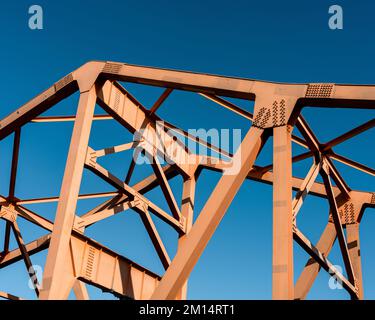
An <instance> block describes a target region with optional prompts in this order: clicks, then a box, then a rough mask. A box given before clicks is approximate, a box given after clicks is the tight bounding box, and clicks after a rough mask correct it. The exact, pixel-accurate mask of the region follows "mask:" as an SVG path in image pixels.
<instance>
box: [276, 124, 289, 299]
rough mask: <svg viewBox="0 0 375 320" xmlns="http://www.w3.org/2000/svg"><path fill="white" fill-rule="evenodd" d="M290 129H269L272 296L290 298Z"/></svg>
mask: <svg viewBox="0 0 375 320" xmlns="http://www.w3.org/2000/svg"><path fill="white" fill-rule="evenodd" d="M291 131H292V127H291V126H288V125H287V126H282V127H276V128H274V129H273V175H274V181H273V259H272V298H273V299H294V285H293V212H292V196H293V193H292V160H291V159H292V143H291V142H292V140H291V137H292V136H291Z"/></svg>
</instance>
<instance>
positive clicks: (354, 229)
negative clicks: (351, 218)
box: [346, 222, 363, 300]
mask: <svg viewBox="0 0 375 320" xmlns="http://www.w3.org/2000/svg"><path fill="white" fill-rule="evenodd" d="M346 236H347V242H348V250H349V255H350V260H351V262H352V265H353V271H354V275H355V281H356V286H357V288H358V298H359V299H361V300H362V299H363V282H362V263H361V250H360V245H359V223H357V222H356V223H352V224H347V225H346Z"/></svg>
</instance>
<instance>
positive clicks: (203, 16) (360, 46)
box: [0, 0, 375, 299]
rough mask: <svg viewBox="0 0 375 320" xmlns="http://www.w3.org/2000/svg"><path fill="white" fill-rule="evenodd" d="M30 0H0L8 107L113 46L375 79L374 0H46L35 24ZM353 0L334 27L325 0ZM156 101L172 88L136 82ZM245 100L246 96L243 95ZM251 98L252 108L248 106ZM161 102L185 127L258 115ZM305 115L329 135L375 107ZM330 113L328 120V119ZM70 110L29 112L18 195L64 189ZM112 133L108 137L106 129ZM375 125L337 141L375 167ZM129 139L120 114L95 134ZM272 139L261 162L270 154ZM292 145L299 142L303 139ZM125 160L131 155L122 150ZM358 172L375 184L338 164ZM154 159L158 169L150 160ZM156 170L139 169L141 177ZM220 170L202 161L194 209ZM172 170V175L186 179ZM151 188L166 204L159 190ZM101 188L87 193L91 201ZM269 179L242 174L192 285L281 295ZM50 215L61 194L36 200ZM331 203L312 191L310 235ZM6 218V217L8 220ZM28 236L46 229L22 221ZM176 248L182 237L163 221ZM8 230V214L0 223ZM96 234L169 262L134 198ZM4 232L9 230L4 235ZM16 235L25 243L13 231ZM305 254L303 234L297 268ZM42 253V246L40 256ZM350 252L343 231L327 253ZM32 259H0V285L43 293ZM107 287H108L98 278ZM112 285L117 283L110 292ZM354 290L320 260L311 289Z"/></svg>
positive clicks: (367, 272) (5, 155)
mask: <svg viewBox="0 0 375 320" xmlns="http://www.w3.org/2000/svg"><path fill="white" fill-rule="evenodd" d="M31 4H34V3H31V2H30V1H23V0H18V1H3V2H2V5H1V9H0V35H1V38H0V40H1V50H0V61H1V62H0V63H1V70H2V77H1V79H0V88H1V91H0V92H1V99H0V117H1V118H2V117H4V116H6V115H7V114H8V113H10V112H11V111H13V110H14V109H16V108H17V107H19V106H21V105H22V104H23V103H25V102H26V101H28V100H29V99H30V98H32V97H33V96H35V95H36V94H38V93H39V92H41V91H42V90H44V89H46V88H47V87H49V86H50V85H51V84H52V83H53V82H55V81H56V80H58V79H59V78H61V77H62V76H64V75H66V74H67V73H69V72H71V71H72V70H74V69H76V68H77V67H79V66H80V65H82V64H83V63H85V62H87V61H89V60H112V61H121V62H127V63H133V64H140V65H148V66H155V67H164V68H173V69H182V70H191V71H198V72H205V73H215V74H222V75H229V76H240V77H248V78H255V79H265V80H273V81H282V82H340V83H358V84H375V78H374V73H375V67H374V51H375V41H374V30H375V20H374V19H373V17H374V15H375V4H374V2H373V1H370V0H369V1H364V0H359V1H339V0H338V1H307V0H304V1H251V0H247V1H220V0H207V1H195V0H192V1H188V2H182V1H159V0H157V1H127V0H126V1H114V0H107V1H95V0H91V1H88V0H82V1H72V0H66V1H42V0H38V1H35V4H39V5H41V6H42V7H43V9H44V30H41V31H32V30H30V29H29V28H28V17H29V15H28V13H27V12H28V8H29V6H30V5H31ZM332 4H340V5H342V7H343V9H344V29H343V30H337V31H332V30H330V29H329V28H328V18H329V14H328V8H329V6H330V5H332ZM127 87H128V88H129V90H130V91H131V92H132V93H134V94H135V95H136V97H137V98H138V99H139V100H140V101H141V102H143V103H144V104H145V105H146V106H147V107H149V106H150V105H152V103H153V101H155V99H156V98H157V96H158V94H159V93H160V92H161V91H160V89H155V88H147V87H146V88H144V87H142V88H139V87H136V86H134V85H129V86H127ZM76 101H77V97H76V96H73V97H72V98H69V99H67V100H66V101H64V102H62V103H61V104H60V105H59V106H57V107H56V108H55V109H54V110H51V111H49V112H48V113H47V114H71V113H72V112H73V111H74V106H75V103H76ZM239 104H240V105H242V106H244V107H248V108H249V105H247V104H246V103H243V102H239ZM249 110H250V109H249ZM159 114H160V116H162V117H165V118H166V119H167V120H169V121H171V122H174V123H176V124H178V125H180V126H182V127H184V128H185V129H188V128H197V129H198V128H201V127H202V128H212V127H215V128H227V127H228V126H229V127H230V128H242V129H245V128H247V127H248V126H249V124H248V123H247V122H246V121H245V120H243V119H237V118H235V117H233V116H231V115H230V114H228V112H226V111H225V110H221V109H217V108H216V109H215V108H214V106H213V105H212V104H211V103H210V102H207V101H205V100H203V99H198V98H196V97H194V98H192V97H191V96H189V95H187V94H185V93H176V94H173V95H172V96H171V99H170V101H169V100H168V102H167V103H166V104H165V105H163V107H162V108H161V109H160V113H159ZM304 115H305V117H306V118H307V120H308V121H309V123H310V124H311V126H312V128H313V129H314V130H315V131H316V134H317V136H318V137H319V138H320V139H321V140H322V141H325V140H327V139H330V138H333V137H334V136H335V135H338V134H340V133H343V132H345V130H348V129H350V128H352V127H354V126H356V125H359V124H361V123H363V122H365V121H367V120H368V119H370V118H371V117H374V112H373V111H353V110H344V111H342V112H338V110H328V109H314V110H312V109H306V110H305V111H304ZM328 125H329V127H327V126H328ZM71 129H72V126H71V124H29V125H27V126H25V128H24V129H23V136H22V139H23V140H22V144H21V159H20V165H19V180H18V184H17V188H16V195H17V196H19V197H20V198H32V197H39V196H55V195H57V194H58V191H59V187H60V184H61V178H62V174H63V168H64V167H63V165H64V162H65V157H66V152H67V149H68V143H69V142H68V141H69V136H70V133H71ZM104 136H105V137H104ZM374 138H375V132H374V130H372V131H369V132H367V133H366V134H363V135H362V136H360V137H357V138H355V139H353V141H351V142H348V143H345V144H343V145H342V146H340V147H338V148H337V149H336V150H337V152H341V153H342V154H343V155H347V156H349V155H351V156H352V158H353V159H354V160H357V161H360V162H362V163H364V164H367V165H369V166H372V167H374V165H375V161H374V158H375V157H374V156H375V151H374V143H373V142H374ZM129 139H131V137H130V135H129V134H126V132H125V130H123V129H122V128H120V126H119V125H116V124H113V123H108V122H107V123H104V122H100V123H96V124H95V125H94V127H93V131H92V137H91V141H90V144H91V145H92V146H93V147H95V148H101V147H106V146H111V145H116V144H120V143H124V142H127V141H129ZM11 142H12V137H9V138H7V139H5V140H4V141H2V142H0V154H1V155H2V156H1V159H0V168H1V170H0V178H1V181H3V183H1V184H0V193H1V194H3V195H7V190H8V186H7V179H9V164H10V157H11V152H10V150H11ZM269 151H270V149H269V147H266V148H265V150H264V152H263V154H262V157H261V159H260V160H261V161H260V162H259V163H258V164H267V163H268V162H269V161H270V159H271V154H270V152H269ZM294 152H295V153H298V152H301V150H300V149H299V148H295V150H294ZM126 156H129V154H124V155H118V156H114V157H113V158H111V159H106V160H105V161H104V162H103V164H105V165H106V166H107V167H108V168H111V170H112V171H113V172H114V173H116V174H118V175H119V176H120V177H121V176H123V175H124V172H125V170H126V168H127V165H126V164H127V161H128V160H127V159H126ZM119 161H121V163H119ZM308 165H309V162H308V161H306V162H303V163H301V164H299V165H297V166H296V167H295V168H294V169H295V174H297V175H302V174H303V173H306V172H307V170H308ZM338 168H339V170H340V171H341V172H342V175H343V176H344V178H347V179H348V183H349V185H350V186H351V187H352V188H354V189H356V188H358V189H364V190H369V191H370V190H372V191H374V190H375V185H374V180H373V179H372V178H373V177H370V176H367V175H365V174H363V173H357V172H355V171H354V170H352V169H349V168H347V167H345V166H343V165H338ZM147 170H148V171H147ZM147 170H146V173H143V174H142V173H140V172H139V171H137V172H136V173H135V177H134V180H133V182H135V181H136V180H137V179H140V178H141V177H142V176H144V175H145V174H147V173H150V172H151V171H150V169H147ZM218 177H219V176H218V174H214V173H208V172H205V173H203V174H202V176H201V179H200V182H199V183H198V192H197V194H198V196H197V204H196V213H198V212H199V211H200V209H201V208H202V206H203V205H204V203H205V201H206V199H207V197H208V195H209V193H210V191H211V190H212V188H213V185H214V183H216V181H217V180H218ZM180 182H181V180H178V179H175V181H173V182H172V184H173V185H174V186H175V187H176V188H177V192H176V195H178V194H179V193H180V192H181V190H180V188H179V186H178V185H179V183H180ZM99 187H103V188H105V189H106V190H111V189H110V188H109V187H108V186H107V185H106V184H105V183H102V182H100V180H98V179H97V178H95V177H93V176H92V175H91V174H90V173H85V175H84V181H83V184H82V188H81V192H94V191H97V190H98V188H99ZM150 197H151V198H152V199H153V200H154V201H155V202H157V203H158V204H160V205H161V206H163V205H165V204H164V203H163V200H162V199H161V197H160V193H158V192H152V193H151V194H150ZM96 203H97V202H92V201H86V202H84V203H82V204H81V203H80V204H79V207H78V213H83V212H84V211H85V210H88V209H89V208H91V207H92V206H94V205H95V204H96ZM271 204H272V189H271V187H270V186H267V185H262V184H259V183H255V182H245V183H244V185H243V187H242V188H241V190H240V192H239V194H238V195H237V197H236V198H235V200H234V201H233V203H232V205H231V206H230V209H229V210H228V212H227V214H226V216H225V218H224V219H223V221H222V224H221V225H220V226H219V228H218V230H217V232H216V234H215V236H214V237H213V238H212V240H211V241H210V243H209V245H208V247H207V249H206V251H205V252H204V254H203V255H202V257H201V259H200V261H199V262H198V264H197V265H196V268H195V269H194V271H193V273H192V275H191V278H190V287H189V289H190V290H189V298H191V299H201V298H202V299H204V298H207V299H214V298H217V299H270V298H271V277H272V274H271V270H272V248H271V245H272V206H271ZM30 209H33V210H35V211H37V212H40V213H43V214H44V215H45V216H46V217H49V218H50V219H52V218H53V216H54V211H55V209H56V207H55V205H53V204H52V205H39V206H37V205H34V206H30ZM327 212H328V205H327V203H326V201H324V200H322V199H314V198H310V197H308V198H307V200H306V204H305V205H304V207H303V209H302V211H301V212H300V216H299V220H298V225H299V227H300V229H301V230H302V231H303V232H304V233H305V234H306V235H307V236H308V237H309V238H310V240H311V241H312V242H316V241H317V240H318V239H319V236H320V233H321V232H322V230H323V228H324V224H325V223H326V221H327ZM374 213H375V212H374V210H373V209H368V210H367V211H366V213H365V216H364V218H363V223H362V227H361V242H362V243H361V245H362V247H361V253H362V257H363V274H364V281H365V297H366V298H368V299H374V298H375V292H374V291H373V290H372V288H373V284H374V283H375V272H374V270H375V253H374V251H373V250H372V248H373V246H374V243H375V239H374V237H373V234H374V233H373V231H372V230H373V229H374V228H375V216H374ZM1 224H3V223H1ZM19 224H20V227H21V231H22V232H23V235H24V238H25V241H31V240H33V239H34V238H36V237H38V236H40V235H42V234H43V232H41V231H40V230H39V229H37V228H35V227H30V224H28V223H24V222H22V221H21V220H20V221H19ZM157 226H158V227H159V228H160V233H161V236H162V237H163V239H164V240H165V243H166V245H167V248H168V250H169V251H170V254H171V255H173V253H174V251H175V240H176V237H175V235H174V233H173V232H171V231H170V229H169V228H168V227H166V226H164V225H163V224H161V223H157ZM0 227H1V229H0V230H1V231H0V232H1V233H3V230H4V229H3V226H2V225H1V226H0ZM87 234H88V235H89V236H92V235H96V239H97V240H98V241H100V242H102V243H103V244H106V245H107V246H109V247H111V248H113V249H115V250H118V251H119V252H121V253H122V254H123V255H125V256H128V257H129V258H131V259H133V260H135V261H137V262H139V263H140V264H142V265H144V266H146V267H148V268H150V269H152V270H154V271H156V272H161V271H162V267H161V264H160V263H159V262H158V259H157V256H156V254H155V253H154V251H153V248H152V245H151V242H150V241H149V240H148V238H147V235H146V232H145V230H144V228H143V227H142V224H141V222H140V219H139V218H138V216H137V214H135V213H133V212H131V211H128V212H126V213H122V214H119V215H118V216H116V217H114V218H111V219H108V220H106V221H103V222H101V223H99V224H98V225H97V226H94V227H92V228H90V229H88V230H87ZM1 241H2V240H1ZM0 245H1V246H2V243H1V242H0ZM12 246H15V243H14V240H12ZM306 258H307V255H306V254H305V253H303V252H302V250H301V249H300V248H299V247H298V246H297V245H295V263H296V264H295V277H296V278H297V277H298V275H299V273H300V271H301V270H302V268H303V265H304V263H305V261H306ZM44 259H45V254H44V253H40V254H37V255H35V256H33V257H32V260H33V263H34V264H40V265H42V266H43V264H44ZM330 260H331V261H332V262H333V263H336V264H341V265H342V260H341V258H340V254H339V249H338V246H337V245H336V246H335V247H334V249H333V252H332V254H331V255H330ZM24 268H25V267H24V265H23V263H22V262H19V263H17V264H16V265H15V266H14V268H12V269H11V268H8V269H5V270H1V271H0V290H4V291H9V292H11V293H13V294H18V295H20V296H22V297H26V298H33V297H34V294H33V292H32V291H31V290H30V289H28V287H27V274H26V273H25V272H24ZM90 294H91V296H92V297H94V298H95V297H99V292H98V290H97V289H90ZM105 297H106V298H110V296H109V295H107V296H105ZM347 297H348V295H347V293H346V292H345V291H344V290H341V291H340V290H330V289H329V287H328V275H327V274H326V273H325V272H324V271H322V272H321V273H320V274H319V276H318V278H317V282H316V283H315V285H314V286H313V288H312V291H311V293H310V295H309V298H311V299H314V298H323V299H336V298H337V299H341V298H347Z"/></svg>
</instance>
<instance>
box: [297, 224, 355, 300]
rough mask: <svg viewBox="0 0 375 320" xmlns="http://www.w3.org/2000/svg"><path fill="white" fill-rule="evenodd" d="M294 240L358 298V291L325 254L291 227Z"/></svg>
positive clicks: (352, 295) (353, 296)
mask: <svg viewBox="0 0 375 320" xmlns="http://www.w3.org/2000/svg"><path fill="white" fill-rule="evenodd" d="M293 236H294V240H295V241H296V242H297V243H298V244H299V245H300V246H301V247H302V248H303V249H305V251H306V252H307V253H308V254H309V255H310V256H312V257H313V258H314V260H315V261H316V262H318V263H319V265H320V266H321V267H322V268H323V269H324V270H326V271H327V272H329V273H330V274H334V275H335V276H336V277H337V279H338V280H339V281H340V282H341V283H342V285H343V287H344V288H345V289H346V290H348V292H349V294H350V296H351V297H352V298H353V299H358V293H357V289H356V287H355V286H354V285H353V284H352V283H351V282H350V281H349V280H348V279H346V278H345V277H344V276H343V275H342V274H341V273H340V272H339V271H338V270H337V269H336V268H335V267H334V266H333V265H332V263H330V262H329V261H328V260H327V258H326V257H325V255H323V254H322V253H321V252H320V251H319V250H318V249H317V248H316V247H314V246H313V245H312V243H311V242H310V241H309V240H308V239H307V238H306V237H305V236H304V235H303V234H302V233H301V231H299V230H298V229H297V228H294V229H293Z"/></svg>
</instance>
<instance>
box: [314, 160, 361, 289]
mask: <svg viewBox="0 0 375 320" xmlns="http://www.w3.org/2000/svg"><path fill="white" fill-rule="evenodd" d="M328 168H329V167H328V166H327V165H326V163H325V162H324V163H323V167H322V170H321V175H322V178H323V180H324V184H325V186H326V191H327V196H328V202H329V205H330V208H331V214H332V218H333V222H334V224H335V227H336V233H337V239H338V241H339V245H340V249H341V254H342V257H343V260H344V265H345V269H346V272H347V274H348V279H349V281H350V283H351V284H352V285H354V286H355V276H354V271H353V266H352V263H351V260H350V255H349V252H348V246H347V243H346V239H345V235H344V231H343V228H342V223H341V219H340V214H339V212H338V208H337V203H336V198H335V196H334V194H333V191H332V185H331V180H330V177H329V173H330V172H331V171H330V170H329V169H328Z"/></svg>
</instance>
